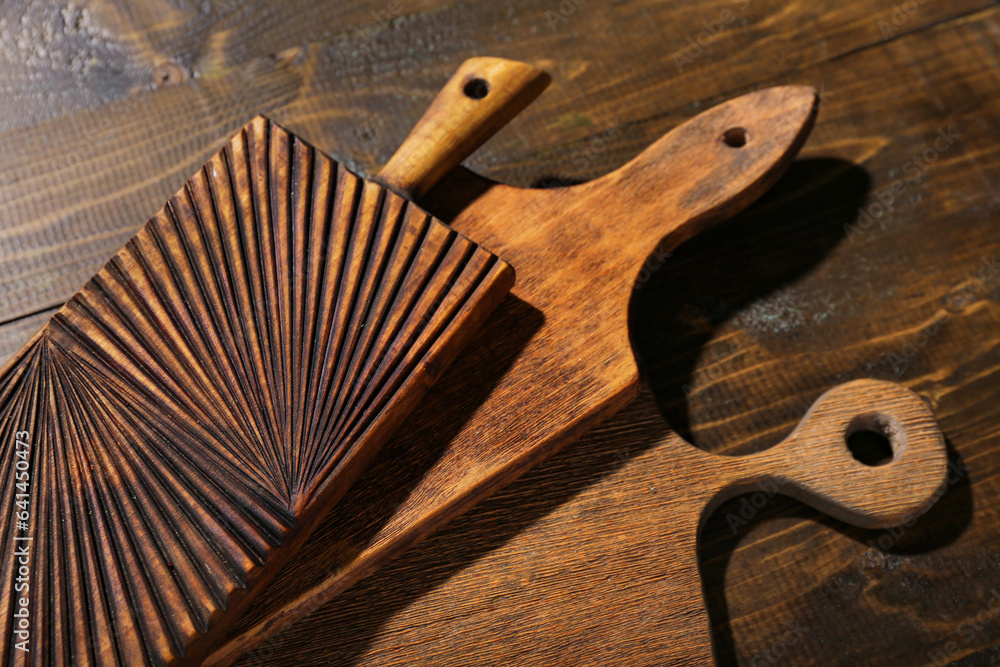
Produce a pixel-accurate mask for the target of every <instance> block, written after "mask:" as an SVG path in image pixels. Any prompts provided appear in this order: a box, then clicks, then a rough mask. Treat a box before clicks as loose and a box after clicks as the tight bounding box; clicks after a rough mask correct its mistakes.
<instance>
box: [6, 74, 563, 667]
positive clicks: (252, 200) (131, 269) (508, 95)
mask: <svg viewBox="0 0 1000 667" xmlns="http://www.w3.org/2000/svg"><path fill="white" fill-rule="evenodd" d="M547 83H548V76H547V75H545V74H544V73H543V72H541V71H540V70H538V69H537V68H535V67H532V66H530V65H526V64H523V63H515V62H511V61H503V60H499V59H491V58H479V59H473V60H470V61H467V62H466V63H465V64H463V65H462V67H461V68H459V70H458V72H457V73H456V74H455V76H454V77H453V78H452V80H451V81H450V82H449V83H448V85H446V87H445V88H444V90H443V91H442V92H441V94H440V96H439V97H438V98H437V100H436V101H435V103H434V104H433V105H432V107H431V108H430V110H429V111H428V112H427V114H426V116H425V117H424V118H423V120H422V121H421V122H420V123H419V124H418V125H417V127H416V128H415V130H414V132H413V134H412V135H411V137H410V138H409V139H408V140H407V142H405V143H404V145H403V146H402V147H401V148H400V150H399V152H398V153H397V155H396V156H395V158H394V160H392V161H391V162H390V163H389V165H387V166H386V168H385V169H384V170H383V172H382V173H381V174H380V176H381V178H382V180H383V181H384V182H386V183H389V184H391V185H393V186H394V187H396V188H397V189H398V190H400V191H406V192H411V193H420V192H423V191H424V190H426V189H427V188H429V187H430V186H431V185H432V184H433V183H434V182H435V181H436V180H437V179H438V178H440V176H441V175H442V174H444V173H445V172H446V171H448V170H449V169H450V168H452V167H453V166H455V165H456V164H457V163H458V162H459V161H461V160H462V159H463V158H464V157H465V156H466V155H468V154H469V153H470V152H472V151H473V150H475V148H476V147H478V146H479V145H480V144H482V142H483V141H485V140H486V139H487V138H488V137H489V136H491V135H492V134H493V133H494V132H495V131H496V130H497V129H499V128H500V127H502V126H503V125H504V124H505V123H506V122H507V121H508V120H509V119H510V118H511V117H512V116H513V115H515V114H516V113H517V112H519V111H520V110H521V109H522V108H523V107H524V106H525V105H526V104H528V103H529V102H530V101H531V100H532V99H534V98H535V97H536V96H537V95H538V93H540V92H541V90H543V89H544V88H545V86H546V85H547ZM498 214H502V212H498ZM512 282H513V271H512V270H511V269H510V267H509V266H508V265H507V264H506V263H505V262H503V261H502V260H500V259H498V258H497V257H496V256H495V255H493V254H492V253H490V252H489V251H487V250H485V249H483V248H482V247H480V246H478V245H477V244H475V243H474V242H472V241H470V240H469V239H467V238H464V237H462V236H461V235H460V234H457V233H455V232H454V231H453V230H451V229H449V228H448V227H446V226H445V225H443V224H442V223H441V222H440V221H438V220H435V219H432V218H431V217H430V216H429V215H428V214H427V213H425V212H423V211H421V210H420V209H418V208H417V207H416V206H414V205H413V204H412V203H410V202H409V201H408V200H407V199H405V198H403V197H401V196H400V195H399V194H396V193H394V192H392V191H391V190H388V189H387V188H386V187H385V186H384V185H381V184H379V183H376V182H373V181H367V180H365V179H362V178H361V177H359V176H356V175H354V174H352V173H350V172H348V171H347V170H346V169H344V168H343V167H341V166H340V165H338V164H337V163H336V162H334V161H333V160H331V159H330V158H328V157H326V156H325V155H323V154H321V153H319V152H318V151H316V150H315V149H314V148H313V147H311V146H310V145H308V144H307V143H305V142H303V141H301V140H300V139H298V138H297V137H295V136H294V135H292V134H290V133H289V132H287V131H285V130H283V129H282V128H280V127H278V126H276V125H273V124H272V123H270V122H269V121H268V120H267V119H265V118H262V117H258V118H256V119H254V120H253V121H251V122H250V123H249V124H248V125H247V126H246V127H245V128H243V130H242V131H241V132H240V133H239V134H238V135H237V136H236V137H235V138H234V139H233V140H232V141H230V142H228V143H227V144H226V145H225V146H224V147H223V148H222V150H220V151H219V153H217V154H216V155H215V156H214V157H213V158H212V159H211V160H209V162H208V163H207V164H206V165H205V166H204V167H203V168H202V169H201V170H200V171H199V172H198V173H197V174H196V175H195V176H194V177H192V178H191V179H190V180H189V181H188V182H187V183H186V184H185V185H184V187H183V188H182V189H181V190H180V191H179V192H178V193H177V194H176V195H175V196H174V197H173V198H172V199H171V200H170V201H169V202H168V203H167V204H166V205H165V206H164V208H163V209H161V210H160V211H159V212H158V213H157V214H156V215H155V216H154V217H153V218H152V219H151V220H150V221H149V222H148V223H147V224H146V225H145V226H144V227H143V228H142V229H141V230H140V231H139V232H138V233H137V234H136V235H135V236H134V237H133V238H132V239H131V240H130V241H129V243H128V244H127V245H126V246H125V247H124V248H122V250H120V251H119V252H118V253H117V254H116V255H115V256H114V257H113V258H112V259H111V260H110V261H109V262H108V264H107V265H106V266H105V267H104V268H103V269H102V270H101V271H100V272H99V273H98V274H97V275H95V276H94V277H93V278H92V279H91V280H90V281H89V282H88V283H87V284H86V285H85V286H84V287H83V289H81V290H80V292H78V293H77V294H76V295H74V296H73V297H72V298H71V299H70V300H69V301H68V302H67V303H66V305H65V306H63V307H62V308H61V309H60V310H59V311H58V312H57V313H56V314H55V315H54V316H53V317H52V319H51V320H50V321H49V322H48V323H46V324H45V325H44V326H43V327H42V329H41V330H40V331H39V332H38V333H37V334H36V335H35V336H34V337H33V338H32V339H31V340H30V341H29V342H28V343H27V344H26V345H25V346H24V348H23V349H22V350H21V351H20V352H19V353H17V354H16V355H15V356H14V357H13V358H12V359H11V360H10V361H9V362H8V363H7V364H6V365H5V366H4V368H3V369H2V370H0V453H2V455H3V458H2V460H0V475H2V476H0V492H2V496H0V531H2V532H0V545H2V546H0V550H2V552H3V556H4V557H3V560H2V562H0V619H2V623H0V624H2V625H3V627H4V628H5V629H6V630H5V631H4V633H3V636H2V639H0V661H2V662H3V663H4V664H11V665H26V664H33V665H43V664H44V665H63V664H65V665H69V664H72V665H90V664H94V665H114V664H126V665H144V664H150V665H174V664H182V663H183V664H197V663H199V662H200V661H201V659H202V658H203V657H204V656H205V655H206V654H207V653H208V651H210V650H211V649H212V648H213V647H214V645H215V644H216V643H217V642H218V641H219V640H220V639H221V638H222V637H224V636H225V633H226V631H227V630H228V628H229V627H230V626H231V625H232V623H233V622H235V620H236V619H237V618H239V615H240V613H241V612H242V610H243V609H244V608H245V607H246V605H247V604H248V603H249V602H250V601H251V600H252V598H253V596H254V595H255V594H256V593H257V592H259V591H260V590H262V588H263V587H264V586H265V585H266V583H267V582H268V581H269V580H270V579H271V578H272V577H273V576H275V575H276V574H277V573H278V571H279V569H280V567H281V565H282V563H283V562H284V561H285V560H286V559H287V558H288V556H289V555H290V554H291V553H292V552H294V551H295V550H296V549H297V548H298V546H299V545H300V544H301V543H302V542H303V541H304V540H305V539H306V538H307V537H308V535H309V533H310V532H311V531H312V530H313V528H314V527H315V526H316V525H317V522H318V521H319V519H320V518H321V517H322V516H323V514H324V512H325V511H326V510H328V509H329V507H330V506H331V505H332V504H333V503H335V502H336V501H337V500H338V499H339V498H340V497H341V496H342V495H343V494H344V492H345V491H346V490H347V488H348V487H349V486H350V484H351V483H352V482H353V481H354V479H356V477H357V475H358V474H359V473H360V472H361V471H362V470H363V469H364V467H365V466H366V465H367V464H368V462H369V461H370V460H371V459H372V457H373V456H374V455H375V453H376V452H377V450H378V448H379V447H380V446H381V444H382V443H383V442H385V440H386V438H387V437H388V435H389V434H390V433H391V432H392V430H393V429H395V428H396V427H397V426H398V425H399V424H400V423H401V422H402V420H403V419H404V418H405V417H406V415H407V414H408V413H409V411H410V410H411V409H412V408H413V407H414V406H415V405H416V404H417V402H418V401H419V400H420V398H421V397H422V396H423V394H424V393H425V392H426V390H427V388H428V387H429V386H430V385H431V384H432V383H433V382H434V380H435V379H436V378H437V377H438V376H439V375H440V374H441V372H442V371H443V369H444V368H445V367H446V366H447V364H448V363H449V362H450V361H451V359H452V358H454V356H455V354H456V352H457V350H458V348H459V347H460V346H461V345H462V344H463V343H465V342H466V341H467V340H468V339H469V338H470V336H471V335H472V333H473V332H474V331H475V330H476V328H478V326H479V325H480V323H481V322H482V320H483V319H484V318H485V317H486V315H487V314H488V313H489V312H490V311H491V310H492V309H493V308H494V307H495V306H496V305H497V304H498V303H499V302H500V300H501V299H502V298H503V296H504V295H505V294H506V292H507V290H508V289H509V288H510V286H511V284H512Z"/></svg>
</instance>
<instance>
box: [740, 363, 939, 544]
mask: <svg viewBox="0 0 1000 667" xmlns="http://www.w3.org/2000/svg"><path fill="white" fill-rule="evenodd" d="M861 432H868V433H872V434H874V437H876V438H879V437H880V438H884V441H886V442H887V443H888V445H889V447H891V459H890V460H888V461H885V462H881V461H868V462H864V461H862V460H859V458H858V456H856V453H852V451H851V448H850V447H849V444H848V440H849V439H850V438H851V437H852V436H856V435H857V434H858V433H861ZM861 458H864V457H861ZM751 460H753V461H754V463H755V465H754V466H753V468H755V469H756V470H755V472H756V475H755V477H757V478H758V479H759V478H771V479H773V480H774V481H775V482H777V484H778V488H779V491H780V492H781V493H783V494H785V495H788V496H791V497H793V498H796V499H798V500H801V501H802V502H805V503H807V504H808V505H811V506H813V507H815V508H817V509H819V510H821V511H823V512H825V513H827V514H829V515H831V516H833V517H835V518H837V519H840V520H842V521H846V522H848V523H851V524H854V525H857V526H861V527H863V528H885V527H889V526H895V525H900V524H904V523H908V522H909V521H912V520H913V519H914V518H916V517H917V516H919V515H920V514H923V513H924V512H926V511H927V510H928V509H930V507H931V505H933V504H934V502H935V501H936V500H937V499H938V497H940V495H941V494H942V493H943V492H944V489H945V480H946V475H947V469H948V457H947V449H946V446H945V442H944V435H943V434H942V433H941V429H940V428H939V427H938V424H937V422H936V421H935V419H934V415H933V414H932V413H931V411H930V409H929V408H928V407H927V405H926V404H925V403H924V402H923V400H921V399H920V397H919V396H917V395H916V394H914V393H913V392H911V391H909V390H908V389H906V388H904V387H901V386H899V385H897V384H893V383H891V382H881V381H877V380H857V381H854V382H849V383H847V384H843V385H840V386H837V387H834V388H833V389H831V390H830V391H828V392H826V393H825V394H823V395H822V396H820V398H819V399H817V401H816V403H814V404H813V406H812V408H810V410H809V412H808V413H806V416H805V417H804V418H803V419H802V421H801V422H800V423H799V425H798V426H797V427H796V428H795V430H794V431H792V433H791V434H790V435H789V436H788V437H787V438H786V439H785V440H784V441H783V442H782V443H780V444H779V445H777V446H776V447H773V448H772V449H770V450H768V451H766V452H762V453H760V454H758V455H755V456H751V457H747V458H746V459H745V461H747V462H750V461H751Z"/></svg>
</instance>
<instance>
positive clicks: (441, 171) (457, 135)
mask: <svg viewBox="0 0 1000 667" xmlns="http://www.w3.org/2000/svg"><path fill="white" fill-rule="evenodd" d="M549 81H551V79H550V77H549V75H548V74H546V73H545V72H543V71H542V70H540V69H538V68H537V67H534V66H532V65H528V64H526V63H521V62H517V61H514V60H504V59H502V58H470V59H469V60H466V61H465V62H464V63H462V65H461V66H460V67H459V68H458V71H457V72H455V75H454V76H452V77H451V79H450V80H449V81H448V83H447V84H446V85H445V87H444V88H443V89H442V90H441V92H440V93H438V96H437V97H436V98H434V101H433V102H432V103H431V106H430V108H429V109H428V110H427V112H426V113H425V114H424V116H423V118H421V119H420V121H419V122H418V123H417V125H416V127H414V128H413V131H412V132H410V134H409V136H408V137H407V138H406V140H405V141H404V142H403V145H402V146H400V147H399V150H398V151H396V154H395V155H393V157H392V159H391V160H389V163H388V164H387V165H385V167H383V169H382V171H380V172H379V173H378V175H377V176H376V177H375V178H376V180H377V181H379V182H380V183H382V184H384V185H386V186H388V187H389V188H391V189H393V190H395V191H396V192H398V193H400V194H402V195H403V196H405V197H407V198H408V199H418V198H419V197H421V196H422V195H423V194H425V193H426V192H427V191H428V190H430V188H431V187H433V186H434V184H435V183H437V182H438V180H439V179H440V178H441V177H442V176H444V175H445V174H446V173H448V171H449V170H451V169H452V168H454V167H455V166H456V165H458V163H460V162H461V161H462V160H464V159H465V158H466V157H468V156H469V155H470V154H471V153H472V152H473V151H475V150H476V149H477V148H479V147H480V146H481V145H482V144H483V143H484V142H485V141H486V140H487V139H489V138H490V137H491V136H493V135H494V134H495V133H496V132H497V131H498V130H499V129H500V128H501V127H503V126H504V125H506V124H507V123H508V122H509V121H510V119H511V118H513V117H514V116H516V115H517V114H518V113H520V112H521V110H522V109H524V108H525V107H526V106H528V104H530V103H531V102H532V101H533V100H534V99H535V98H536V97H538V96H539V95H540V94H541V92H542V91H543V90H545V88H546V86H548V85H549Z"/></svg>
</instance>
